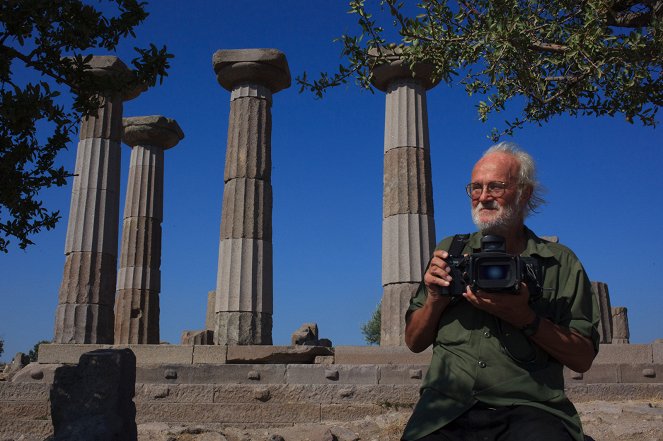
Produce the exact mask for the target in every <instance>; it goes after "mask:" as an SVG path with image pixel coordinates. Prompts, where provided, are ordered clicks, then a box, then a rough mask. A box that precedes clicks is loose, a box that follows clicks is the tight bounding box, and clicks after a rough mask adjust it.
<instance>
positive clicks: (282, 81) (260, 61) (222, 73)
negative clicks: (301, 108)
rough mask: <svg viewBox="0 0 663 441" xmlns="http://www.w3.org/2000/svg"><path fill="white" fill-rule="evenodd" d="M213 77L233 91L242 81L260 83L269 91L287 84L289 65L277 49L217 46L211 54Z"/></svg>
mask: <svg viewBox="0 0 663 441" xmlns="http://www.w3.org/2000/svg"><path fill="white" fill-rule="evenodd" d="M212 66H213V67H214V72H215V73H216V79H217V81H218V82H219V84H220V85H221V86H222V87H223V88H224V89H226V90H228V91H232V89H233V88H234V87H235V86H238V85H240V84H242V83H253V84H260V85H263V86H266V87H268V88H269V89H270V90H271V92H272V93H276V92H278V91H280V90H283V89H287V88H288V87H290V68H289V67H288V60H286V58H285V54H284V53H283V52H281V51H279V50H278V49H220V50H218V51H216V52H215V53H214V55H213V56H212Z"/></svg>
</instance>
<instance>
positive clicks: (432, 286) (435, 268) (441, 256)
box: [424, 250, 451, 297]
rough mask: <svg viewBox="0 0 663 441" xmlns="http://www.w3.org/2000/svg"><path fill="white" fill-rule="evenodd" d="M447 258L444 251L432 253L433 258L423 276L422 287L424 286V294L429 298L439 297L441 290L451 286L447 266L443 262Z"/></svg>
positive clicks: (447, 254)
mask: <svg viewBox="0 0 663 441" xmlns="http://www.w3.org/2000/svg"><path fill="white" fill-rule="evenodd" d="M447 257H449V253H447V252H446V251H444V250H436V251H435V252H434V253H433V258H432V259H431V261H430V265H428V269H427V270H426V274H424V285H426V293H427V294H428V296H429V297H430V296H436V297H439V296H441V295H442V288H446V287H448V286H449V285H450V284H451V275H450V274H449V273H450V271H449V265H448V264H447V262H446V260H445V259H446V258H447Z"/></svg>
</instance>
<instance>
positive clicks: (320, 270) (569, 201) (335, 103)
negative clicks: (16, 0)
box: [0, 0, 663, 361]
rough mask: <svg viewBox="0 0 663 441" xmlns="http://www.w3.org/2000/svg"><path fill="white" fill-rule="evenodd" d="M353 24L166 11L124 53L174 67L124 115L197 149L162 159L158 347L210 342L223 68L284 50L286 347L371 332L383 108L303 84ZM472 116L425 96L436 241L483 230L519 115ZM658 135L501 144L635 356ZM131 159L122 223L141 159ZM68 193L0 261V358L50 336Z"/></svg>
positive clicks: (653, 262)
mask: <svg viewBox="0 0 663 441" xmlns="http://www.w3.org/2000/svg"><path fill="white" fill-rule="evenodd" d="M346 10H347V3H346V2H344V1H324V2H323V1H304V0H299V1H295V0H289V1H279V2H272V1H254V2H234V1H196V2H182V1H175V0H160V1H158V2H156V1H155V2H151V4H150V5H148V11H149V12H150V17H148V19H147V21H146V22H145V23H144V24H143V25H142V26H140V27H139V28H138V29H137V30H136V34H137V35H136V39H135V40H131V41H128V42H126V44H124V45H123V46H122V47H121V49H120V51H119V53H118V55H119V56H120V57H121V58H122V59H123V60H124V61H125V62H126V63H127V64H128V63H129V62H130V60H131V59H132V58H133V57H134V53H133V50H132V48H133V47H134V46H141V47H144V46H146V45H147V43H149V42H154V43H155V44H157V46H161V45H163V44H165V45H167V46H168V49H169V51H170V52H172V53H174V54H175V58H174V59H173V60H172V62H171V65H172V68H171V70H170V73H169V76H168V77H167V78H166V79H165V81H164V83H163V85H161V86H158V87H156V88H153V89H150V90H149V91H148V92H146V93H144V94H143V95H141V96H140V97H138V98H136V99H135V100H133V101H129V102H126V103H125V105H124V115H125V116H143V115H164V116H167V117H170V118H174V119H175V120H176V121H177V122H178V123H179V125H180V126H181V127H182V130H183V131H184V134H185V138H184V139H183V140H182V141H181V142H180V144H179V145H177V146H176V147H174V148H172V149H170V150H168V151H166V153H165V197H164V221H163V249H162V264H161V270H162V280H161V287H162V289H161V337H162V340H165V341H168V342H171V343H178V342H179V339H180V334H181V332H182V331H183V330H189V329H202V328H204V322H205V308H206V299H207V292H208V291H210V290H212V289H214V288H215V283H216V269H217V260H218V242H219V228H220V219H221V200H222V195H223V166H224V160H225V148H226V137H227V128H228V112H229V108H230V104H229V99H230V94H229V93H228V92H227V91H225V90H224V89H222V88H221V87H220V86H219V85H218V84H217V82H216V78H215V75H214V72H213V70H212V65H211V59H212V54H213V53H214V52H215V51H216V50H218V49H241V48H254V47H272V48H277V49H279V50H281V51H283V52H284V53H285V54H286V56H287V59H288V62H289V65H290V70H291V73H292V75H293V86H292V87H291V88H289V89H287V90H284V91H281V92H279V93H277V94H275V95H274V100H273V107H272V115H273V130H272V162H273V164H272V166H273V170H272V186H273V192H274V210H273V248H274V327H273V337H274V344H289V342H290V335H291V334H292V332H293V331H294V330H295V329H297V328H298V327H299V326H300V325H301V324H302V323H304V322H310V321H314V322H317V323H318V326H319V328H320V336H321V337H324V338H329V339H331V340H332V341H333V342H334V344H335V345H360V344H363V338H362V335H361V331H360V325H361V324H362V323H364V322H365V321H366V320H368V318H369V317H370V316H371V313H372V312H373V310H374V309H375V306H376V305H377V303H378V302H379V301H380V297H381V295H382V287H381V241H382V168H383V136H384V94H382V93H381V92H376V93H375V94H371V93H369V92H365V91H360V90H359V89H358V88H357V87H355V86H353V85H348V86H343V87H339V88H337V89H335V90H332V91H331V92H330V93H329V94H328V95H327V96H326V97H325V98H324V99H322V100H316V99H314V97H313V96H312V95H311V94H308V93H304V94H300V93H299V92H298V87H297V86H296V85H295V84H294V77H295V76H297V75H301V74H302V73H303V72H304V71H307V72H308V73H309V75H315V74H316V73H318V72H320V71H322V70H327V71H329V70H333V69H334V67H335V66H337V65H338V64H339V63H340V62H341V60H340V45H339V44H338V43H334V42H333V40H334V38H336V37H338V36H339V35H341V34H343V33H352V32H354V31H355V30H356V25H355V17H354V16H351V15H348V14H346ZM99 55H102V53H99ZM475 104H476V101H475V100H474V99H473V98H468V97H467V96H466V95H465V93H464V91H463V89H462V87H460V86H455V87H450V86H447V85H444V84H442V85H438V86H437V87H436V88H434V89H432V90H430V91H429V92H428V112H429V126H430V140H431V160H432V167H433V195H434V204H435V221H436V232H437V238H438V239H441V238H443V237H444V236H448V235H452V234H455V233H463V232H470V231H473V230H474V226H473V224H472V221H471V217H470V214H469V200H468V198H467V196H466V195H465V192H464V189H463V187H464V185H465V184H466V183H467V182H468V180H469V174H470V170H471V168H472V165H473V164H474V162H475V161H476V160H477V159H478V157H479V156H480V155H481V153H482V152H483V151H484V150H485V149H486V148H487V147H489V146H490V142H489V140H488V139H487V137H486V135H487V134H488V133H489V132H490V129H491V128H492V127H493V126H494V125H497V126H500V124H501V122H502V121H503V120H504V119H505V118H506V117H507V116H508V115H509V114H508V113H507V114H501V115H497V116H493V117H492V118H491V119H489V121H488V123H486V124H482V123H480V122H479V121H478V118H477V114H476V109H475V107H474V106H475ZM507 110H508V111H510V110H511V109H507ZM514 110H515V108H514ZM660 132H661V130H660V129H651V128H643V127H641V126H639V125H631V124H628V123H626V122H625V121H624V120H623V118H621V117H616V118H601V119H596V118H577V119H573V118H568V117H560V118H556V119H554V120H553V121H552V122H550V123H549V124H547V125H545V126H543V127H536V126H529V127H527V128H526V129H524V130H520V131H518V132H516V133H515V135H514V137H512V138H504V139H505V140H511V141H514V142H516V143H518V144H520V145H521V146H522V147H523V148H525V149H526V150H528V151H529V152H530V153H531V154H532V155H533V156H534V157H535V159H536V160H537V162H538V165H539V174H540V176H539V177H540V180H541V182H542V183H543V184H544V186H545V187H546V188H547V193H546V197H547V200H548V204H547V205H545V206H544V207H543V208H542V209H541V210H540V211H541V212H540V213H539V214H537V215H534V216H533V217H531V218H530V219H529V220H528V221H527V224H528V225H529V226H530V227H531V228H532V229H533V230H534V231H535V232H537V233H538V234H540V235H557V236H559V237H560V240H561V242H562V243H564V244H566V245H567V246H569V247H571V248H572V249H573V250H574V251H575V252H576V254H577V255H578V256H579V257H580V259H581V261H582V262H583V264H584V265H585V268H586V269H587V272H588V274H589V276H590V278H591V279H592V280H598V281H602V282H606V283H607V284H608V286H609V290H610V295H611V300H612V305H613V306H626V307H627V308H628V310H629V321H630V329H631V341H632V342H633V343H649V342H651V341H652V340H654V339H656V338H663V326H662V325H661V319H660V315H661V313H662V312H663V294H661V293H662V292H663V290H662V289H661V286H662V285H663V283H661V281H660V274H661V273H662V272H663V257H662V256H663V235H661V234H660V233H659V229H660V225H661V220H660V218H661V216H662V214H663V211H662V210H661V208H660V195H661V193H662V192H663V179H662V177H661V170H663V145H662V144H663V142H662V139H661V133H660ZM75 152H76V143H75V142H73V143H72V144H71V145H70V147H69V149H68V150H67V151H64V152H62V153H61V154H60V156H59V157H58V164H61V165H64V166H65V167H67V168H69V169H70V170H73V168H74V163H75ZM122 155H123V157H122V167H123V168H122V182H123V186H122V192H123V193H122V195H121V199H120V206H121V211H122V210H123V207H124V188H125V184H126V178H127V172H128V163H129V156H130V149H129V148H128V147H126V146H124V147H123V151H122ZM70 195H71V181H70V182H69V184H68V185H67V186H66V187H62V188H57V189H49V190H47V191H44V192H43V198H44V200H45V202H46V205H47V206H48V207H49V208H50V209H57V210H60V211H61V213H62V215H63V218H62V221H61V222H60V223H59V224H58V226H57V228H56V229H55V230H52V231H48V232H42V233H40V234H39V235H37V236H36V237H35V238H34V241H35V242H36V245H34V246H31V247H29V248H28V249H27V250H26V251H22V250H20V249H18V248H17V247H13V248H11V250H10V252H9V254H3V255H0V295H1V297H0V299H1V301H2V306H1V307H0V337H2V338H3V339H4V340H5V353H4V354H3V355H2V360H5V361H7V360H10V359H11V357H12V356H13V355H14V353H15V352H17V351H23V352H27V351H28V350H29V349H31V348H32V346H33V345H34V343H36V342H37V341H39V340H49V339H51V338H52V337H53V323H54V315H55V307H56V305H57V292H58V288H59V285H60V282H61V278H62V269H63V266H64V241H65V235H66V224H67V218H68V212H69V202H70ZM657 201H658V202H657ZM120 216H122V215H120ZM119 222H120V225H121V218H120V220H119Z"/></svg>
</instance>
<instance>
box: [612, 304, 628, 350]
mask: <svg viewBox="0 0 663 441" xmlns="http://www.w3.org/2000/svg"><path fill="white" fill-rule="evenodd" d="M612 323H613V325H614V328H613V333H612V343H613V344H629V342H630V339H631V333H630V331H629V326H628V309H627V308H626V307H624V306H615V307H614V308H612Z"/></svg>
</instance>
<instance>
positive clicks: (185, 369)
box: [136, 346, 285, 385]
mask: <svg viewBox="0 0 663 441" xmlns="http://www.w3.org/2000/svg"><path fill="white" fill-rule="evenodd" d="M201 347H202V346H201ZM196 348H198V346H196ZM173 374H174V375H173ZM136 376H137V381H138V382H139V383H163V384H254V385H259V384H283V383H285V365H267V364H264V365H259V364H258V365H251V364H249V365H233V364H216V365H214V364H197V365H174V364H170V365H169V364H163V365H159V366H156V365H152V366H139V369H138V371H137V373H136ZM166 377H169V378H166Z"/></svg>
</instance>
